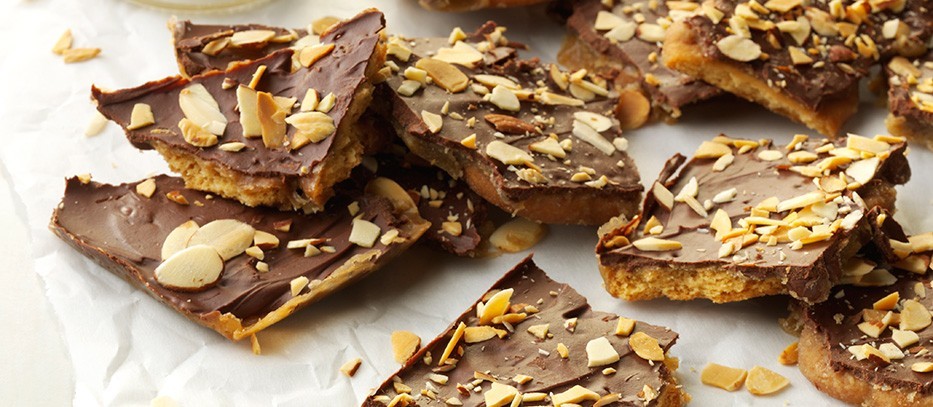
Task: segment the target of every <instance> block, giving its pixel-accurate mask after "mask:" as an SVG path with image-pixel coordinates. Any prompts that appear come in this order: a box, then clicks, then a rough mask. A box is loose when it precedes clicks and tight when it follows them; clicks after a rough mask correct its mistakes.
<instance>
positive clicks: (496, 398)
mask: <svg viewBox="0 0 933 407" xmlns="http://www.w3.org/2000/svg"><path fill="white" fill-rule="evenodd" d="M516 398H518V400H519V401H521V396H519V394H518V389H516V388H514V387H512V386H509V385H507V384H502V383H499V382H492V383H491V384H490V386H489V390H486V392H485V393H483V401H484V402H485V405H486V406H487V407H506V406H510V405H513V404H514V403H512V401H513V400H515V399H516Z"/></svg>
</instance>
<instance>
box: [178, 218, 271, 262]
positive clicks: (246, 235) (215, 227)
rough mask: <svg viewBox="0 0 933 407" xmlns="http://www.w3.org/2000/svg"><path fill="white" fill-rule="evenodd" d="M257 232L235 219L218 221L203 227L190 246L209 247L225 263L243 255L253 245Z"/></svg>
mask: <svg viewBox="0 0 933 407" xmlns="http://www.w3.org/2000/svg"><path fill="white" fill-rule="evenodd" d="M255 234H256V230H255V229H253V227H252V226H250V225H248V224H246V223H243V222H240V221H238V220H235V219H217V220H214V221H211V222H208V223H207V224H205V225H204V226H201V227H200V228H199V229H198V230H197V231H195V232H194V234H193V235H191V238H190V239H189V240H188V245H189V246H195V245H208V246H211V247H213V248H214V250H216V251H217V253H218V254H220V257H221V258H223V260H224V261H227V260H230V259H232V258H234V257H236V256H239V255H240V254H241V253H243V252H244V251H245V250H246V248H248V247H249V246H250V245H252V243H253V236H254V235H255Z"/></svg>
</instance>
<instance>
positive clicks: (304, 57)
mask: <svg viewBox="0 0 933 407" xmlns="http://www.w3.org/2000/svg"><path fill="white" fill-rule="evenodd" d="M333 50H334V44H315V45H311V46H308V47H304V48H302V49H301V51H299V52H298V63H300V64H301V66H303V67H305V68H310V67H311V66H313V65H314V63H315V62H317V61H319V60H321V58H324V57H326V56H328V55H330V53H331V51H333Z"/></svg>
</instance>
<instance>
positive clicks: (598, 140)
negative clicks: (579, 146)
mask: <svg viewBox="0 0 933 407" xmlns="http://www.w3.org/2000/svg"><path fill="white" fill-rule="evenodd" d="M572 134H573V135H574V137H576V138H578V139H580V140H582V141H585V142H586V143H588V144H590V145H592V146H593V147H596V148H597V149H598V150H599V151H602V152H603V154H606V155H612V154H613V153H615V152H616V148H615V146H614V145H612V142H610V141H609V140H606V138H605V137H603V136H602V135H601V134H599V132H597V131H596V130H595V129H593V127H591V126H590V125H589V124H587V123H584V122H582V121H580V120H574V121H573V131H572Z"/></svg>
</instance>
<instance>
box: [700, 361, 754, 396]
mask: <svg viewBox="0 0 933 407" xmlns="http://www.w3.org/2000/svg"><path fill="white" fill-rule="evenodd" d="M747 375H748V372H746V371H745V369H737V368H733V367H728V366H723V365H718V364H716V363H707V364H706V367H704V368H703V371H702V372H701V373H700V381H702V382H703V384H705V385H708V386H714V387H719V388H720V389H724V390H728V391H735V390H738V389H739V388H740V387H742V384H743V383H745V377H746V376H747Z"/></svg>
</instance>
